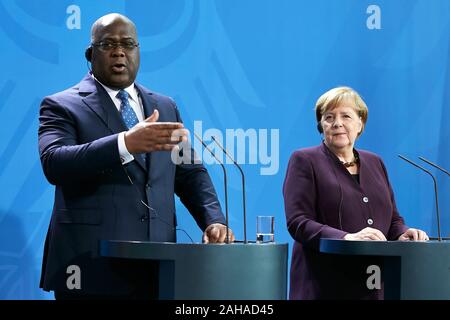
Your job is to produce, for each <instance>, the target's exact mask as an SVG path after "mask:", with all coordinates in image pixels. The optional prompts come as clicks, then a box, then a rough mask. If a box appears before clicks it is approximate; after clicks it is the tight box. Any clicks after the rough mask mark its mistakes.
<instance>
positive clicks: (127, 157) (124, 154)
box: [117, 131, 134, 165]
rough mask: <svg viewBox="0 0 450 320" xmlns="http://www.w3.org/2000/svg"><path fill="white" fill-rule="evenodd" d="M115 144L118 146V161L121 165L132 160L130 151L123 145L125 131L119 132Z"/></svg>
mask: <svg viewBox="0 0 450 320" xmlns="http://www.w3.org/2000/svg"><path fill="white" fill-rule="evenodd" d="M117 144H118V146H119V155H120V162H121V163H122V165H124V164H127V163H128V162H131V161H133V160H134V157H133V155H132V154H131V153H130V152H128V149H127V146H126V145H125V131H124V132H121V133H119V136H118V138H117Z"/></svg>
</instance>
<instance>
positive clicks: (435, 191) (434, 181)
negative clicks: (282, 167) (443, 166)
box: [398, 154, 442, 241]
mask: <svg viewBox="0 0 450 320" xmlns="http://www.w3.org/2000/svg"><path fill="white" fill-rule="evenodd" d="M398 156H399V157H400V159H402V160H405V161H406V162H409V163H410V164H412V165H413V166H415V167H416V168H419V169H420V170H423V171H425V172H426V173H428V174H429V175H430V176H431V178H432V179H433V183H434V196H435V202H436V218H437V228H438V241H442V238H441V223H440V220H441V219H440V217H439V204H438V190H437V182H436V178H435V177H434V176H433V174H432V173H431V172H430V171H428V170H427V169H425V168H424V167H422V166H420V165H418V164H417V163H414V162H413V161H411V160H409V159H407V158H405V157H404V156H402V155H400V154H399V155H398Z"/></svg>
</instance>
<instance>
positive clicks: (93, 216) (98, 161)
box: [39, 74, 224, 294]
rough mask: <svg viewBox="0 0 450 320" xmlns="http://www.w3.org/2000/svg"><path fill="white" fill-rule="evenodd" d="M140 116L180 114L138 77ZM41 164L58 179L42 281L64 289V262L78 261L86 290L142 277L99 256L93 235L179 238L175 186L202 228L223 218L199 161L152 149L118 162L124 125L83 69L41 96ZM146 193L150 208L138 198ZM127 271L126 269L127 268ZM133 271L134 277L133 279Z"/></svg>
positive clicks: (121, 288)
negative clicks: (65, 85) (68, 84)
mask: <svg viewBox="0 0 450 320" xmlns="http://www.w3.org/2000/svg"><path fill="white" fill-rule="evenodd" d="M136 88H137V91H138V93H139V95H140V98H141V99H142V102H143V107H144V113H145V117H148V116H149V115H151V114H152V113H153V110H154V109H155V108H156V109H158V111H159V120H158V121H161V122H166V121H171V122H181V119H180V115H179V112H178V109H177V107H176V105H175V103H174V101H173V100H172V99H171V98H169V97H165V96H162V95H159V94H156V93H154V92H151V91H149V90H147V89H146V88H144V87H142V86H140V85H139V84H136ZM39 122H40V125H39V152H40V158H41V163H42V167H43V170H44V173H45V176H46V177H47V179H48V181H49V182H50V183H51V184H54V185H56V189H55V200H54V206H53V212H52V218H51V222H50V227H49V230H48V234H47V238H46V242H45V249H44V250H45V251H44V260H43V268H42V275H41V287H43V288H44V289H45V290H54V289H62V290H63V289H65V287H66V279H67V277H68V274H67V273H66V269H67V267H68V266H69V265H77V266H79V267H80V269H81V275H82V277H81V280H82V290H83V292H86V293H94V294H105V293H111V294H114V293H122V292H129V291H130V290H133V286H134V285H135V283H134V282H136V281H137V282H142V281H145V280H144V279H143V278H142V277H140V275H139V272H138V271H137V270H132V269H130V268H129V269H127V268H128V267H127V266H129V265H131V263H128V264H127V263H124V264H120V266H119V263H118V262H117V261H116V262H113V263H112V262H110V261H108V260H106V259H104V258H100V257H98V247H97V244H98V240H100V239H111V240H144V241H161V242H162V241H169V242H174V241H176V233H175V226H176V216H175V204H174V193H176V194H177V195H178V196H179V197H180V199H181V201H182V202H183V204H184V205H185V206H186V207H187V208H188V210H189V211H190V213H191V214H192V215H193V217H194V219H195V220H196V222H197V224H198V225H199V227H200V228H201V229H202V230H204V229H205V228H206V227H207V226H208V225H209V224H212V223H224V217H223V214H222V210H221V208H220V204H219V202H218V199H217V195H216V192H215V190H214V187H213V185H212V183H211V180H210V177H209V175H208V173H207V171H206V169H205V168H204V167H203V166H202V165H200V164H193V165H184V164H182V165H175V164H173V162H172V161H171V157H170V152H151V153H148V154H147V155H146V157H147V161H146V162H145V161H143V159H142V158H141V157H136V156H135V160H134V161H132V162H130V163H128V164H126V165H124V166H123V165H122V164H121V161H120V156H119V151H118V144H117V138H118V133H119V132H122V131H126V130H127V128H126V126H125V124H124V122H123V120H122V118H121V115H120V113H119V112H118V110H117V108H116V107H115V105H114V103H113V102H112V100H111V98H110V97H109V95H108V94H107V92H106V91H105V90H104V88H103V87H102V86H101V85H100V84H99V83H97V82H96V81H95V80H94V79H93V78H92V76H91V75H90V74H88V75H87V76H86V77H85V78H84V79H83V80H82V81H81V82H80V83H79V84H77V85H76V86H74V87H72V88H70V89H68V90H65V91H63V92H60V93H57V94H55V95H52V96H49V97H46V98H45V99H44V100H43V102H42V104H41V109H40V118H39ZM141 201H144V202H145V203H146V204H148V205H149V206H150V207H151V209H148V208H147V207H146V206H145V205H143V204H142V203H141ZM130 274H131V275H130ZM130 277H132V279H130Z"/></svg>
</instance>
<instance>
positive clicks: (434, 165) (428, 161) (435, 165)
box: [419, 157, 450, 176]
mask: <svg viewBox="0 0 450 320" xmlns="http://www.w3.org/2000/svg"><path fill="white" fill-rule="evenodd" d="M419 159H420V160H422V161H425V162H426V163H428V164H429V165H431V166H433V167H435V168H436V169H439V170H441V171H442V172H443V173H445V174H447V175H448V176H450V172H448V171H447V170H445V169H444V168H442V167H440V166H438V165H437V164H435V163H433V162H431V161H430V160H427V159H425V158H424V157H419Z"/></svg>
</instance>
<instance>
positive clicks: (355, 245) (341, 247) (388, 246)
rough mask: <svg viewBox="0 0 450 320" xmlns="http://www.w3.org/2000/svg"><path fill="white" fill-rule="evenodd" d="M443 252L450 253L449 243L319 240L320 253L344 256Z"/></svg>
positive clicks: (432, 241) (431, 241) (447, 241)
mask: <svg viewBox="0 0 450 320" xmlns="http://www.w3.org/2000/svg"><path fill="white" fill-rule="evenodd" d="M418 251H421V252H431V251H443V252H444V251H445V252H448V253H450V241H449V240H443V241H437V240H430V241H353V240H352V241H350V240H340V239H321V240H320V252H323V253H333V254H345V255H370V256H402V255H405V254H409V253H412V252H415V253H417V252H418Z"/></svg>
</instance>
